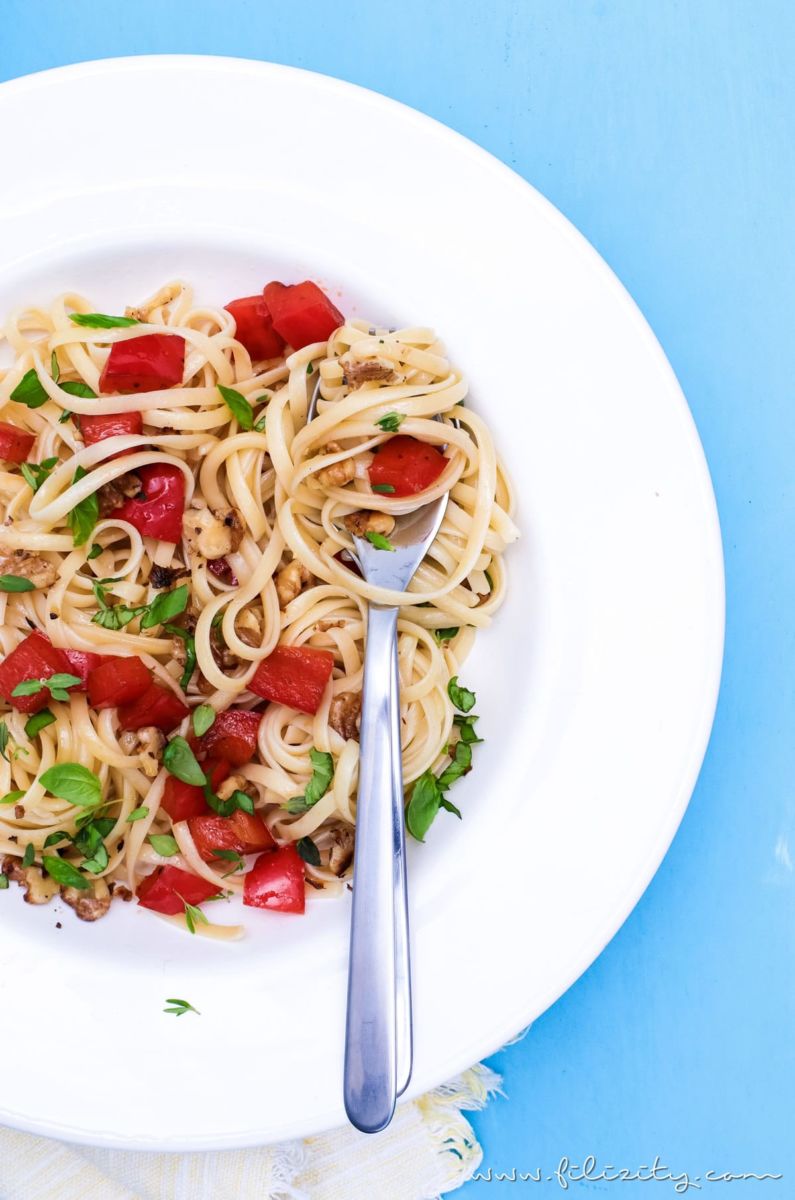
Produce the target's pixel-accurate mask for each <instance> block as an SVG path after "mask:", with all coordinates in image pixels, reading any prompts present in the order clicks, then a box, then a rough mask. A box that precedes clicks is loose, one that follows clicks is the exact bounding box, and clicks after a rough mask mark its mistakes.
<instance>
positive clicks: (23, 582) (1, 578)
mask: <svg viewBox="0 0 795 1200" xmlns="http://www.w3.org/2000/svg"><path fill="white" fill-rule="evenodd" d="M34 587H35V584H34V583H33V581H32V580H30V579H25V577H24V576H23V575H0V592H32V591H33V589H34Z"/></svg>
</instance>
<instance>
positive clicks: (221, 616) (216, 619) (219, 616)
mask: <svg viewBox="0 0 795 1200" xmlns="http://www.w3.org/2000/svg"><path fill="white" fill-rule="evenodd" d="M223 619H224V614H223V612H217V613H216V614H215V616H214V617H213V619H212V621H211V622H210V628H211V629H217V628H218V626H219V625H220V624H221V622H222V621H223Z"/></svg>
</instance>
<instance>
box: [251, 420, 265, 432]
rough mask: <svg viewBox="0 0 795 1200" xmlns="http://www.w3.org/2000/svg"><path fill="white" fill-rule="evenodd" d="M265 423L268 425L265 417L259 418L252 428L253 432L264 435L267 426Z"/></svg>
mask: <svg viewBox="0 0 795 1200" xmlns="http://www.w3.org/2000/svg"><path fill="white" fill-rule="evenodd" d="M267 423H268V418H267V417H260V419H259V420H258V421H257V423H256V425H255V426H254V430H255V432H256V433H264V432H265V426H266V425H267Z"/></svg>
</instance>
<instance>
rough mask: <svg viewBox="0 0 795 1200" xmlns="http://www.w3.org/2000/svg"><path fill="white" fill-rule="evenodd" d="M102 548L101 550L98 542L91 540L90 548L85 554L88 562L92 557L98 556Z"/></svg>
mask: <svg viewBox="0 0 795 1200" xmlns="http://www.w3.org/2000/svg"><path fill="white" fill-rule="evenodd" d="M102 550H103V547H102V546H100V544H99V542H93V543H92V545H91V549H90V550H89V552H88V554H87V555H86V558H87V559H88V560H89V562H90V561H91V559H92V558H99V556H100V554H101V553H102Z"/></svg>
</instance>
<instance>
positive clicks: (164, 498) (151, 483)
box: [113, 463, 185, 542]
mask: <svg viewBox="0 0 795 1200" xmlns="http://www.w3.org/2000/svg"><path fill="white" fill-rule="evenodd" d="M136 474H137V475H139V476H140V478H141V483H142V485H143V494H142V495H141V496H135V497H134V498H133V499H132V500H125V501H124V504H122V506H121V508H117V509H115V510H114V513H113V517H114V519H118V520H120V521H129V522H130V524H131V525H132V526H133V527H134V528H135V529H137V530H138V532H139V533H142V534H143V535H144V537H152V538H158V539H159V540H160V541H161V542H178V541H180V539H181V538H182V514H183V512H184V509H185V476H184V475H183V474H182V471H181V470H180V469H179V467H172V466H171V465H170V464H169V463H153V464H152V466H150V467H139V469H138V471H137V472H136Z"/></svg>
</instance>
